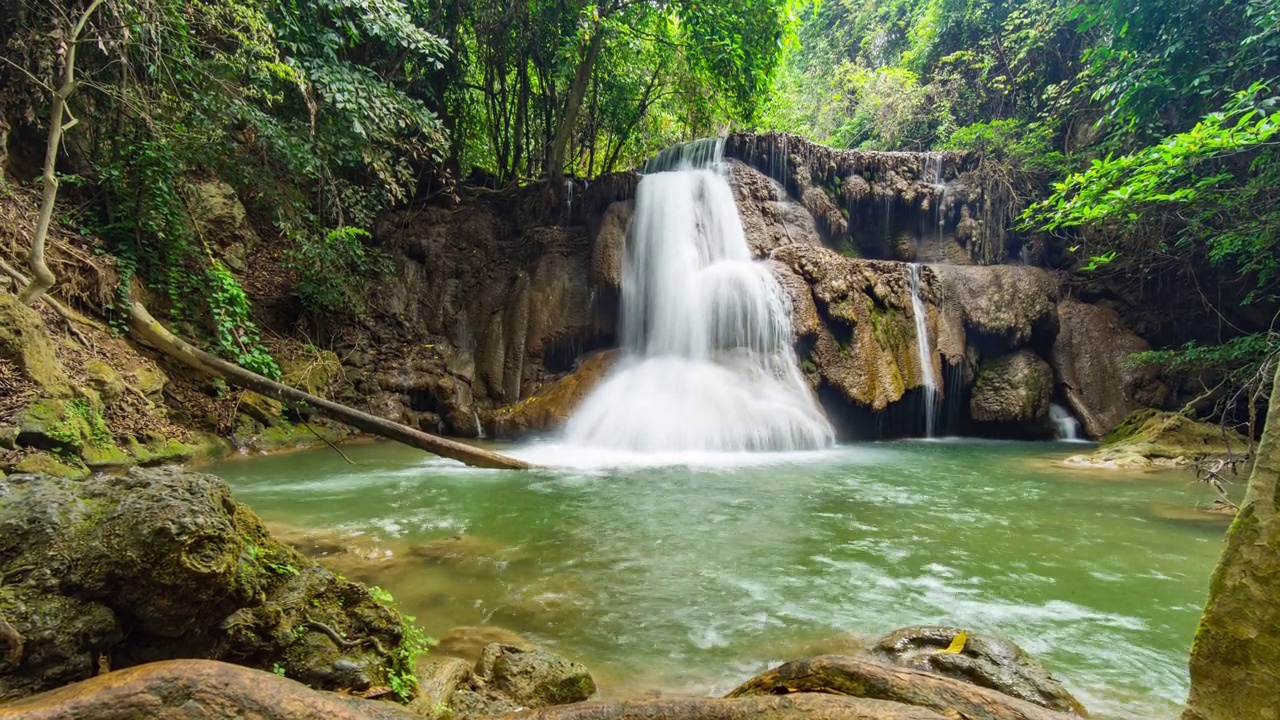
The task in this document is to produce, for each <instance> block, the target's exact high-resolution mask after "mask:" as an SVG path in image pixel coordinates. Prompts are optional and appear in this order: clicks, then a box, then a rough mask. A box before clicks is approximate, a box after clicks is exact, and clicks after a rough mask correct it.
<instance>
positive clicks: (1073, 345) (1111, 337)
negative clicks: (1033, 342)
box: [1051, 298, 1169, 438]
mask: <svg viewBox="0 0 1280 720" xmlns="http://www.w3.org/2000/svg"><path fill="white" fill-rule="evenodd" d="M1058 317H1059V320H1060V322H1061V325H1062V328H1061V330H1060V331H1059V333H1058V336H1057V339H1056V340H1054V343H1053V353H1052V355H1051V361H1052V363H1053V369H1054V372H1055V374H1056V375H1057V379H1058V383H1059V384H1060V387H1061V390H1062V393H1063V395H1064V396H1065V397H1066V400H1067V405H1068V407H1070V409H1071V412H1072V413H1073V414H1074V415H1075V416H1076V417H1077V418H1079V419H1080V423H1081V425H1083V427H1084V430H1085V432H1086V433H1088V434H1089V436H1090V437H1093V438H1101V437H1102V436H1104V435H1106V434H1107V433H1108V432H1110V431H1111V430H1112V429H1113V428H1115V427H1116V426H1117V425H1119V424H1120V422H1121V421H1122V420H1124V419H1125V418H1126V417H1127V416H1128V415H1129V414H1130V413H1132V412H1134V411H1135V410H1138V409H1139V408H1144V407H1155V408H1159V407H1163V406H1164V403H1165V402H1166V401H1167V400H1168V398H1169V388H1168V387H1166V386H1165V384H1164V383H1163V382H1161V381H1160V379H1159V378H1158V377H1157V375H1156V373H1155V371H1154V370H1152V369H1149V368H1142V367H1137V366H1135V365H1133V364H1132V363H1131V362H1130V361H1129V357H1130V356H1131V355H1133V354H1134V353H1140V352H1145V351H1147V350H1150V349H1151V346H1150V345H1148V344H1147V342H1146V341H1145V340H1143V339H1142V338H1140V337H1138V336H1137V335H1135V334H1134V333H1133V332H1132V331H1130V330H1129V329H1128V328H1126V327H1125V326H1124V323H1122V322H1121V321H1120V316H1119V315H1117V314H1116V312H1115V311H1114V310H1112V309H1110V308H1108V307H1105V306H1102V305H1091V304H1088V303H1084V302H1081V301H1079V300H1076V299H1074V298H1065V299H1063V300H1062V302H1060V303H1059V304H1058Z"/></svg>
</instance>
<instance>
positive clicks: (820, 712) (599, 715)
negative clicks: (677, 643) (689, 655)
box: [501, 693, 955, 720]
mask: <svg viewBox="0 0 1280 720" xmlns="http://www.w3.org/2000/svg"><path fill="white" fill-rule="evenodd" d="M954 718H955V716H954V715H941V714H939V713H936V712H934V711H932V710H928V709H925V708H920V707H912V706H910V705H904V704H902V703H896V702H887V701H884V700H871V699H868V698H856V697H843V696H840V695H823V694H820V693H801V694H796V695H785V696H777V695H773V696H763V697H742V698H707V697H671V698H655V699H651V700H629V701H625V702H599V701H592V702H584V703H575V704H573V705H556V706H553V707H547V708H540V709H538V710H522V711H520V712H516V713H510V714H507V715H502V716H501V720H659V719H661V720H954Z"/></svg>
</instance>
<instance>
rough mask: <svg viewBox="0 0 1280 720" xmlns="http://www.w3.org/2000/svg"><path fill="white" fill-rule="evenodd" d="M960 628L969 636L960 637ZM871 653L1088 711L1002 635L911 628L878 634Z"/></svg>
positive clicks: (1034, 700) (1054, 705)
mask: <svg viewBox="0 0 1280 720" xmlns="http://www.w3.org/2000/svg"><path fill="white" fill-rule="evenodd" d="M961 633H964V635H965V637H964V638H962V639H957V638H959V636H960V635H961ZM948 649H950V650H952V651H948ZM871 653H872V655H874V656H875V657H876V658H878V659H880V660H883V661H885V662H889V663H892V664H894V665H898V666H901V667H908V668H913V669H916V670H923V671H925V672H930V673H934V674H936V675H943V676H946V677H949V678H952V679H955V680H960V681H962V682H967V683H973V684H974V685H979V686H981V687H985V688H990V689H992V690H997V691H999V692H1002V693H1004V694H1005V695H1009V696H1011V697H1016V698H1019V699H1021V700H1026V701H1027V702H1030V703H1035V704H1036V705H1040V706H1041V707H1046V708H1049V709H1050V710H1059V711H1062V712H1073V713H1079V714H1081V715H1083V714H1084V712H1085V710H1084V706H1083V705H1081V704H1080V701H1078V700H1076V699H1075V697H1074V696H1072V695H1071V693H1070V692H1068V691H1067V689H1066V688H1065V687H1063V685H1062V683H1060V682H1058V681H1057V680H1055V679H1054V678H1053V677H1052V676H1051V675H1049V671H1048V670H1045V669H1044V666H1043V665H1041V664H1040V663H1039V662H1038V661H1037V660H1036V659H1035V658H1033V657H1031V655H1029V654H1028V653H1027V652H1026V651H1024V650H1023V649H1022V648H1020V647H1018V646H1017V645H1016V644H1014V643H1013V642H1011V641H1009V640H1006V639H1004V638H999V637H992V636H990V635H981V634H978V633H969V632H966V631H964V630H961V629H960V628H954V627H936V626H922V627H907V628H902V629H900V630H895V631H893V632H891V633H889V634H888V635H886V636H884V637H883V638H880V640H878V641H877V642H876V644H875V646H874V647H873V648H872V650H871Z"/></svg>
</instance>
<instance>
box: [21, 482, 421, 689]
mask: <svg viewBox="0 0 1280 720" xmlns="http://www.w3.org/2000/svg"><path fill="white" fill-rule="evenodd" d="M0 497H2V498H3V502H0V576H2V577H3V578H4V585H3V587H0V620H3V621H4V622H6V623H7V624H8V625H9V626H11V627H12V628H13V629H14V631H16V633H18V634H19V635H20V636H21V637H23V638H25V639H26V644H25V650H24V652H23V654H22V657H21V658H20V660H19V661H18V662H17V663H16V665H15V664H13V663H10V664H9V665H10V669H8V670H7V671H4V672H0V698H15V697H22V696H25V695H29V694H31V693H34V692H39V691H41V690H45V689H49V688H52V687H56V686H58V685H62V684H65V683H68V682H73V681H76V680H82V679H85V678H88V677H91V676H92V675H94V674H95V672H97V670H98V668H99V665H100V664H105V665H107V666H110V667H111V668H116V669H119V668H125V667H130V666H133V665H138V664H141V663H146V662H150V661H155V660H164V659H171V658H178V657H204V658H210V659H218V660H227V661H232V662H236V663H239V664H243V665H248V666H252V667H258V668H263V669H275V670H277V671H279V672H283V673H286V674H288V676H289V677H292V678H296V679H298V680H301V681H303V682H306V683H308V684H311V685H314V686H317V687H328V688H335V689H336V688H341V687H351V688H355V689H359V687H358V686H368V685H370V684H382V685H386V684H389V680H390V674H391V673H395V672H408V671H409V669H408V668H401V667H399V666H400V665H402V664H404V659H403V654H402V653H400V652H399V650H400V645H401V638H402V628H403V625H402V622H403V621H402V620H401V618H400V616H399V615H398V614H397V613H395V612H394V611H392V610H390V609H388V608H386V607H384V606H383V605H381V604H379V603H378V602H377V601H375V600H374V599H373V598H372V597H371V596H370V594H369V592H368V591H367V590H366V589H365V588H363V587H362V586H359V585H356V584H353V583H350V582H347V581H345V580H343V579H341V578H339V577H336V576H335V575H334V574H333V573H331V572H329V571H328V570H325V569H324V568H322V567H320V566H318V565H316V564H315V563H313V562H312V561H310V560H308V559H307V558H305V557H303V556H302V555H301V554H299V553H298V552H296V551H295V550H293V549H292V548H289V547H286V546H285V545H282V544H281V543H279V542H277V541H276V540H274V539H273V538H272V537H271V536H270V535H269V534H268V533H267V530H266V528H265V527H264V526H263V525H262V522H261V521H260V520H259V519H258V518H257V516H255V515H254V514H253V513H252V512H251V511H250V510H249V509H248V508H246V507H245V506H243V505H240V504H238V503H236V502H235V500H234V499H233V498H232V497H231V493H230V490H229V489H228V488H227V486H226V484H225V483H224V482H223V481H221V480H219V479H218V478H216V477H213V476H211V475H204V474H200V473H193V472H186V471H184V470H182V469H180V468H163V469H161V468H156V469H142V468H134V469H131V470H130V471H129V472H127V473H125V474H124V475H121V476H117V477H105V476H94V477H90V478H89V479H87V480H81V481H73V480H66V479H60V478H54V477H50V476H46V475H14V476H10V477H9V478H7V479H6V481H5V483H4V484H3V486H0Z"/></svg>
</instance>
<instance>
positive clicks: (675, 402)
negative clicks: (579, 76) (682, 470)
mask: <svg viewBox="0 0 1280 720" xmlns="http://www.w3.org/2000/svg"><path fill="white" fill-rule="evenodd" d="M721 148H722V145H721V142H720V141H710V140H708V141H699V142H697V143H690V144H687V145H683V146H680V147H677V148H673V149H672V150H669V151H667V152H665V153H663V154H662V155H659V156H658V157H656V158H654V160H652V161H651V162H650V163H648V164H647V165H646V167H645V172H646V173H647V174H646V175H645V176H644V177H643V178H642V179H641V181H640V185H639V188H638V189H637V191H636V210H635V219H634V220H633V221H632V222H633V225H632V230H631V234H630V236H629V238H628V247H627V254H626V258H625V260H624V263H623V279H622V348H623V358H622V359H621V360H620V361H619V363H618V365H617V367H615V368H614V369H613V371H612V372H611V373H610V374H609V376H608V377H607V378H606V379H605V381H604V382H603V383H602V384H601V385H600V387H598V388H596V389H595V391H593V392H592V393H591V395H590V396H588V397H587V399H586V400H585V401H584V402H583V404H582V406H581V407H580V408H579V409H578V410H577V412H575V413H574V415H573V416H572V417H571V418H570V419H569V422H568V424H567V425H566V428H565V433H566V436H567V440H568V441H569V442H570V443H571V444H574V445H581V446H593V447H603V448H612V449H619V450H630V451H639V452H663V451H677V452H683V451H743V450H807V449H815V448H821V447H826V446H828V445H830V444H832V442H833V440H834V433H833V431H832V429H831V425H830V424H829V423H828V422H827V420H826V418H825V417H824V416H823V414H822V412H821V411H820V410H819V409H818V407H817V404H816V403H815V401H814V398H813V395H812V393H811V392H810V390H809V388H808V386H806V385H805V382H804V379H803V378H802V377H801V375H800V371H799V369H798V368H797V366H796V359H795V356H794V353H793V351H792V349H791V312H790V306H789V303H788V301H787V298H786V296H785V294H784V293H783V291H782V288H781V287H780V286H779V285H778V282H777V280H776V279H775V278H774V277H773V274H772V273H771V272H770V271H769V269H768V268H767V267H766V266H765V265H763V264H761V263H757V262H753V261H752V260H751V251H750V249H749V248H748V246H747V241H746V237H745V236H744V235H743V232H742V224H741V222H740V221H739V219H738V210H737V206H736V205H735V204H734V199H733V191H732V190H731V189H730V187H729V183H728V182H727V181H726V179H725V177H724V175H723V173H722V168H721V163H720V152H721Z"/></svg>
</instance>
